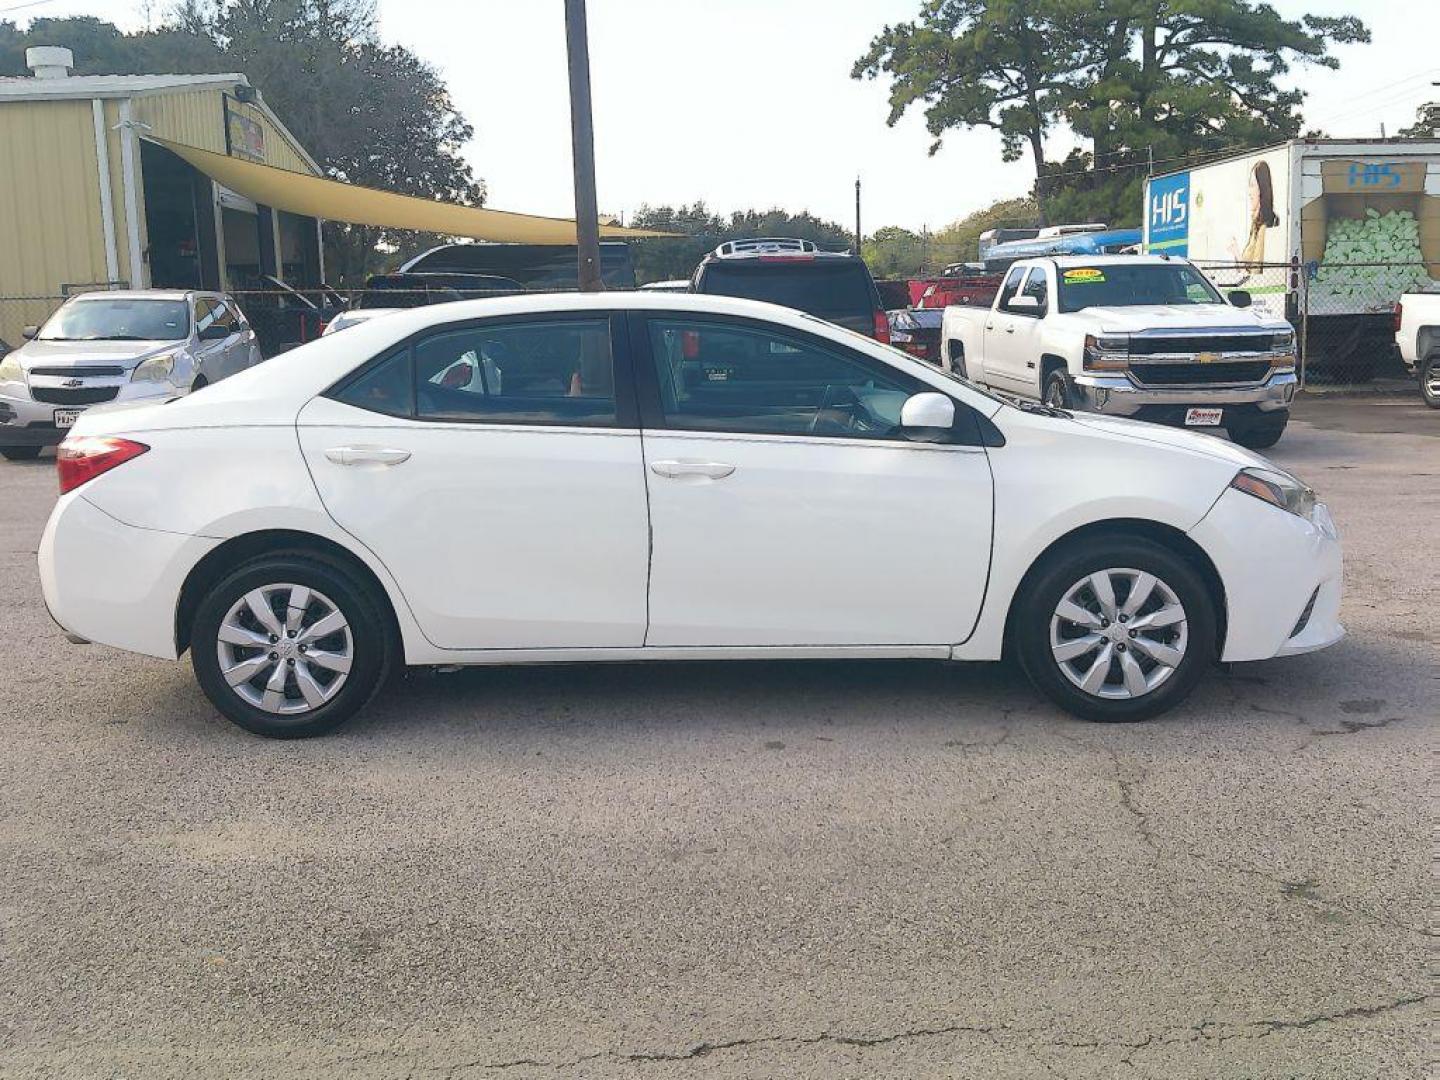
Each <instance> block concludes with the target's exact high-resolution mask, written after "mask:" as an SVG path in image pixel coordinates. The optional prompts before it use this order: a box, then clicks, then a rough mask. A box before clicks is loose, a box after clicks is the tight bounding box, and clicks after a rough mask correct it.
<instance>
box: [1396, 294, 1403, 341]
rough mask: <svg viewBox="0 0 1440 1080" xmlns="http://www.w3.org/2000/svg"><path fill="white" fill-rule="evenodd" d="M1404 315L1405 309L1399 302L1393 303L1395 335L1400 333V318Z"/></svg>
mask: <svg viewBox="0 0 1440 1080" xmlns="http://www.w3.org/2000/svg"><path fill="white" fill-rule="evenodd" d="M1404 314H1405V308H1404V306H1403V305H1402V304H1401V303H1400V301H1399V300H1396V301H1395V333H1397V334H1398V333H1399V332H1400V318H1401V316H1402V315H1404Z"/></svg>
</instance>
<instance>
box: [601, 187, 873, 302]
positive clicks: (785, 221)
mask: <svg viewBox="0 0 1440 1080" xmlns="http://www.w3.org/2000/svg"><path fill="white" fill-rule="evenodd" d="M629 224H630V225H633V226H634V227H636V228H640V229H662V230H664V231H666V232H678V233H684V236H679V237H662V238H656V239H652V240H633V241H631V243H630V250H631V255H632V257H633V258H634V260H635V276H636V279H637V280H638V281H640V282H641V283H644V282H647V281H667V280H671V279H675V278H688V277H689V276H690V275H691V274H693V273H694V272H695V267H696V266H697V265H698V264H699V262H700V260H701V259H703V258H704V257H705V255H706V253H707V252H709V251H713V250H714V249H715V247H716V246H717V245H719V244H720V243H722V242H724V241H726V240H740V239H744V238H751V237H758V236H790V237H797V238H799V239H801V240H813V241H814V242H815V243H816V244H817V245H818V246H819V247H821V248H824V249H827V250H832V251H843V250H846V249H847V248H848V247H849V246H850V239H851V234H850V233H849V232H847V231H846V230H845V227H844V226H842V225H837V224H836V223H835V222H833V221H825V220H823V219H822V218H818V217H816V216H815V215H813V214H811V213H809V212H808V211H802V212H801V213H799V214H791V213H789V212H788V211H785V210H780V209H771V210H737V211H735V212H734V213H733V214H731V215H730V217H729V218H728V219H727V218H724V217H722V216H721V215H719V214H716V213H713V212H712V211H711V210H710V209H709V208H708V207H707V206H706V205H705V203H704V202H700V201H697V202H695V203H692V204H690V205H689V206H684V205H682V206H677V207H672V206H642V207H640V209H639V210H637V211H636V212H635V216H634V217H633V218H632V219H631V220H630V222H629Z"/></svg>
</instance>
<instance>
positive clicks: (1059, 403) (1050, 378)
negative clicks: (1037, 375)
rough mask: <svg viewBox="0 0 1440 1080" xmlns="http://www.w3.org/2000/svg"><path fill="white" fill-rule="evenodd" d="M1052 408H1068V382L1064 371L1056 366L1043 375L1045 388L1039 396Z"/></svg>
mask: <svg viewBox="0 0 1440 1080" xmlns="http://www.w3.org/2000/svg"><path fill="white" fill-rule="evenodd" d="M1041 400H1042V401H1044V402H1045V404H1046V405H1049V406H1050V407H1051V408H1054V409H1068V408H1070V384H1069V383H1068V382H1066V381H1065V372H1064V371H1062V370H1060V369H1059V368H1056V369H1055V370H1054V371H1052V372H1050V374H1048V375H1046V376H1045V390H1044V394H1043V396H1042V398H1041Z"/></svg>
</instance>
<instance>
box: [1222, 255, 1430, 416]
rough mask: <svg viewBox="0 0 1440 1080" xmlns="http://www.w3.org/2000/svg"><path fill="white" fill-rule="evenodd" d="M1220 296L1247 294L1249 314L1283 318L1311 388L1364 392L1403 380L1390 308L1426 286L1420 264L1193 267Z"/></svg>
mask: <svg viewBox="0 0 1440 1080" xmlns="http://www.w3.org/2000/svg"><path fill="white" fill-rule="evenodd" d="M1196 265H1198V266H1200V267H1201V269H1203V270H1204V271H1205V274H1206V276H1207V277H1209V278H1210V280H1211V281H1213V282H1214V283H1215V285H1216V287H1217V288H1218V289H1219V290H1220V291H1221V292H1222V293H1224V294H1226V295H1228V294H1230V293H1231V292H1234V291H1236V290H1237V289H1238V290H1244V291H1245V292H1248V293H1249V294H1250V296H1251V301H1252V310H1255V311H1263V312H1264V313H1265V314H1267V315H1271V316H1274V317H1275V318H1281V319H1285V320H1287V321H1288V322H1289V323H1290V325H1292V326H1293V327H1294V328H1295V333H1296V336H1297V339H1298V342H1299V350H1300V381H1301V385H1302V386H1304V387H1306V388H1308V389H1328V388H1332V387H1336V388H1344V387H1356V388H1363V387H1366V386H1369V385H1371V384H1373V383H1374V381H1375V380H1377V379H1391V378H1405V377H1406V375H1405V369H1404V365H1402V364H1401V362H1400V356H1399V352H1398V351H1397V350H1396V348H1395V314H1394V313H1395V303H1396V301H1398V300H1399V299H1400V295H1401V294H1402V293H1404V292H1407V291H1411V290H1414V289H1418V288H1426V287H1431V286H1432V282H1431V279H1430V276H1429V274H1428V273H1427V270H1426V266H1425V264H1423V263H1391V262H1383V263H1382V262H1370V263H1360V262H1352V263H1335V262H1323V263H1321V262H1310V263H1299V262H1295V263H1265V264H1260V265H1256V264H1249V265H1237V264H1235V263H1223V264H1222V263H1198V262H1197V264H1196Z"/></svg>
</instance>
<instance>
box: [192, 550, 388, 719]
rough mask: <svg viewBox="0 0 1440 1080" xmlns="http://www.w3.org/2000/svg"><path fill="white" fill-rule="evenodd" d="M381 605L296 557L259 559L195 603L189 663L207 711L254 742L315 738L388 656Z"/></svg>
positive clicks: (367, 691) (382, 669)
mask: <svg viewBox="0 0 1440 1080" xmlns="http://www.w3.org/2000/svg"><path fill="white" fill-rule="evenodd" d="M390 625H391V622H390V619H389V617H388V612H387V611H386V609H385V606H384V601H383V599H382V598H379V597H377V596H375V595H374V591H373V589H372V588H370V587H369V586H367V585H366V584H365V583H363V582H361V581H360V580H358V579H357V578H356V577H355V576H354V575H353V574H351V573H350V572H349V571H347V570H346V569H345V568H344V567H342V566H340V565H338V564H336V563H332V562H329V561H327V560H324V559H322V558H319V557H317V556H314V555H311V554H309V553H305V552H292V553H284V554H277V555H267V556H261V557H260V558H257V559H254V560H252V561H250V562H248V563H246V564H245V565H243V566H241V567H240V568H239V569H238V570H236V571H235V572H234V573H232V574H230V575H229V576H227V577H225V578H224V579H223V580H221V581H220V582H219V583H218V584H216V585H215V586H214V587H213V588H212V589H211V590H210V591H209V592H208V593H207V594H206V595H205V597H204V598H203V599H202V600H201V601H200V604H199V606H198V608H197V610H196V614H195V622H194V625H193V627H192V630H191V636H190V653H191V662H192V663H193V665H194V668H195V675H196V677H197V678H198V679H199V681H200V686H201V689H203V690H204V691H205V696H206V697H208V698H209V699H210V701H211V703H212V704H213V705H214V706H215V707H216V708H217V709H219V710H220V712H222V713H223V714H224V715H225V716H226V717H228V718H229V719H230V720H233V721H234V722H235V723H236V724H239V725H240V726H241V727H243V728H245V729H246V730H247V731H252V732H254V733H255V734H257V735H265V736H268V737H270V738H277V739H298V738H306V737H308V736H311V735H323V734H325V733H326V732H329V731H333V730H334V729H335V728H337V727H339V726H340V725H341V724H343V723H344V722H345V721H347V720H349V719H350V718H351V717H352V716H354V715H355V714H356V713H357V712H359V711H360V709H361V708H363V707H364V706H365V704H366V703H367V702H368V701H369V700H370V699H371V698H372V697H374V695H375V692H376V691H377V690H378V689H379V688H380V686H381V684H382V683H383V682H384V680H385V676H386V674H387V673H388V671H389V669H390V665H391V663H392V661H393V654H394V652H395V651H396V650H395V646H394V644H393V642H392V633H391V631H390Z"/></svg>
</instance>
